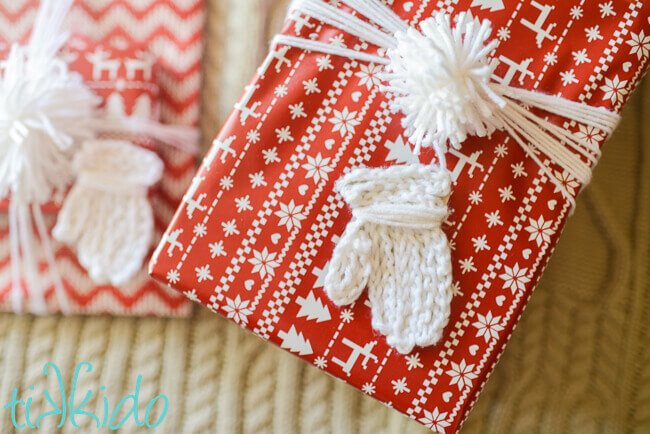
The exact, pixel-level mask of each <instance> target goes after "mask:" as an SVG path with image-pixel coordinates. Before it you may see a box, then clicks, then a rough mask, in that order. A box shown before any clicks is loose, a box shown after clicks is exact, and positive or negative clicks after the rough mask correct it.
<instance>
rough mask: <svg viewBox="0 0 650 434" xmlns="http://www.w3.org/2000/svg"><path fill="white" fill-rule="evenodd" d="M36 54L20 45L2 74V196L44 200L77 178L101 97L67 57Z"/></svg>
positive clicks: (0, 189) (0, 167)
mask: <svg viewBox="0 0 650 434" xmlns="http://www.w3.org/2000/svg"><path fill="white" fill-rule="evenodd" d="M31 54H32V51H30V49H29V48H27V47H20V46H18V45H14V46H13V47H12V49H11V53H10V54H9V57H8V58H7V60H6V61H5V62H4V65H3V66H4V68H3V69H4V71H3V74H2V77H1V78H0V196H2V197H4V196H6V195H7V194H9V193H14V194H16V195H17V196H20V199H21V200H24V201H25V202H27V203H36V204H42V203H45V202H47V201H48V200H50V198H51V196H52V194H53V192H55V191H62V190H65V189H66V188H67V187H68V185H69V184H70V183H71V181H72V180H73V178H74V172H73V170H72V167H71V155H72V151H73V150H74V149H75V148H76V146H77V145H78V143H79V142H80V139H84V138H90V137H92V130H91V128H90V126H91V120H92V119H93V117H94V116H95V107H96V106H97V103H98V100H97V97H96V96H95V95H94V94H93V93H92V92H91V91H90V89H88V88H87V87H86V86H85V85H84V83H83V81H82V78H81V77H80V76H79V75H78V74H76V73H73V72H71V71H70V70H69V69H68V66H67V64H66V63H65V62H64V61H62V60H61V59H58V58H56V57H53V56H52V57H48V56H47V55H38V56H32V55H31Z"/></svg>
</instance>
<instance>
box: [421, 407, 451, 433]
mask: <svg viewBox="0 0 650 434" xmlns="http://www.w3.org/2000/svg"><path fill="white" fill-rule="evenodd" d="M422 413H423V414H424V416H423V417H421V418H419V419H418V420H419V421H420V422H422V424H423V425H424V426H426V427H427V428H429V429H430V430H431V431H433V432H445V428H447V427H448V426H449V425H451V424H450V423H449V422H448V421H447V420H446V419H447V412H446V411H444V412H441V411H439V410H438V407H435V408H434V409H433V411H428V410H423V411H422Z"/></svg>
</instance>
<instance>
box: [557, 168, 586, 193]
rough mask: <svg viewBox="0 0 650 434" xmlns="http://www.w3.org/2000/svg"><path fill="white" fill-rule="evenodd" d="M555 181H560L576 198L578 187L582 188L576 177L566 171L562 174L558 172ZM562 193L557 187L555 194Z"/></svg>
mask: <svg viewBox="0 0 650 434" xmlns="http://www.w3.org/2000/svg"><path fill="white" fill-rule="evenodd" d="M555 179H557V180H558V181H560V184H561V185H562V187H564V189H565V190H566V191H568V192H569V193H571V194H572V195H574V196H575V194H576V191H577V190H578V187H580V183H579V182H578V181H577V180H576V179H575V178H574V177H572V176H571V175H570V174H569V172H567V171H566V170H563V171H562V172H560V171H557V170H556V171H555ZM560 191H561V190H560V189H559V188H558V187H557V186H556V187H555V190H554V192H555V193H558V192H560Z"/></svg>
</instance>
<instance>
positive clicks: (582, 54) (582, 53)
mask: <svg viewBox="0 0 650 434" xmlns="http://www.w3.org/2000/svg"><path fill="white" fill-rule="evenodd" d="M571 55H572V56H573V61H574V62H575V63H576V66H577V65H580V64H581V63H591V59H589V56H588V55H587V49H586V48H583V49H582V50H577V51H572V52H571Z"/></svg>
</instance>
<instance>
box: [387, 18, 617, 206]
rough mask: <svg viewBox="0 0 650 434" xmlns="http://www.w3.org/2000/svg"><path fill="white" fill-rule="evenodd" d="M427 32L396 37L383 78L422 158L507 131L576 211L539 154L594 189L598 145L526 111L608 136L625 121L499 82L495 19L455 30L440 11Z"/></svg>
mask: <svg viewBox="0 0 650 434" xmlns="http://www.w3.org/2000/svg"><path fill="white" fill-rule="evenodd" d="M420 29H421V31H417V30H415V29H414V28H409V29H408V30H406V31H404V32H401V31H400V32H397V33H396V34H395V39H396V41H397V44H396V45H395V46H394V47H392V48H389V49H388V50H387V52H386V54H387V60H388V63H387V65H386V69H385V71H384V73H383V74H382V78H383V80H385V81H386V82H387V85H385V86H384V90H385V91H387V92H388V93H389V94H391V95H392V96H393V99H392V105H393V107H394V108H395V109H396V110H397V111H401V112H402V113H403V114H404V117H403V118H402V125H403V126H404V128H405V132H406V135H407V136H408V137H409V141H410V142H411V143H412V144H413V145H414V149H415V153H416V154H418V153H419V152H420V148H421V147H433V148H434V149H435V150H436V151H437V154H438V156H439V158H440V160H442V162H444V153H445V152H446V151H447V147H448V145H449V146H452V147H453V148H456V149H460V146H461V144H462V143H463V142H464V141H465V140H466V139H467V138H468V137H469V136H477V137H485V136H488V135H490V134H492V133H493V132H494V131H496V130H504V131H507V132H508V133H509V134H510V135H511V136H512V138H513V139H514V140H515V141H516V142H517V143H519V145H520V146H521V147H522V149H523V150H524V151H525V152H526V154H527V155H528V157H529V158H531V159H532V160H533V161H535V162H536V163H537V164H538V166H539V167H540V170H541V171H542V172H544V173H545V174H546V175H547V177H548V178H549V180H550V181H551V182H553V183H554V184H555V185H556V187H557V188H558V189H559V190H560V191H561V192H562V194H563V195H564V196H565V198H566V199H567V200H568V201H569V202H570V203H571V204H573V203H574V201H575V199H574V197H573V195H572V194H570V192H569V191H568V190H567V188H566V186H564V185H563V184H562V182H561V181H560V180H558V179H557V178H556V177H555V176H554V175H553V173H552V172H551V170H550V169H549V168H548V167H546V165H545V164H544V162H543V161H542V160H541V159H540V158H539V156H538V155H537V154H538V152H539V151H541V153H542V154H543V155H545V156H547V157H548V158H550V159H551V160H552V161H553V162H555V163H557V164H559V165H560V166H561V167H562V169H564V170H566V171H567V172H568V173H569V175H571V176H572V177H574V178H575V179H577V180H578V182H580V183H581V184H583V185H586V184H588V183H589V181H590V179H591V166H592V165H594V164H595V163H596V162H597V161H598V157H599V155H600V151H599V149H598V146H597V145H595V144H593V143H590V142H588V141H587V140H584V139H582V138H580V137H578V136H576V135H575V134H573V133H571V132H569V131H566V130H565V129H563V128H560V127H558V126H556V125H554V124H552V123H551V122H549V121H547V120H545V119H543V118H541V117H539V116H537V115H535V114H533V113H531V112H530V111H529V110H528V108H525V107H527V106H534V107H537V108H539V109H542V110H545V111H547V112H549V113H554V114H559V115H560V116H564V117H567V118H569V119H573V120H575V121H578V122H581V123H583V124H586V125H590V126H593V127H596V128H599V129H601V130H603V131H605V132H606V133H611V132H612V131H613V130H614V128H615V127H616V124H617V123H618V119H619V116H618V115H617V114H616V113H612V112H610V111H608V110H605V109H602V108H596V107H590V106H587V105H585V104H581V103H576V102H573V101H569V100H567V99H564V98H560V97H557V96H551V95H544V94H540V93H537V92H531V91H527V90H524V89H520V88H515V87H510V86H506V85H503V84H501V83H499V82H498V81H497V80H495V78H494V76H493V74H494V65H495V64H494V63H490V62H489V57H488V56H489V53H490V52H491V51H492V50H493V49H494V47H495V46H496V44H497V41H496V40H490V39H489V38H490V32H491V25H490V22H489V21H488V20H483V21H479V20H478V19H472V18H471V15H470V14H467V13H464V12H463V13H460V14H458V16H457V19H456V23H455V24H452V22H451V18H450V17H449V15H446V14H443V13H440V12H438V13H436V14H434V15H433V16H432V17H431V18H428V19H426V20H424V21H422V22H421V23H420ZM583 158H584V159H585V160H586V162H584V161H583Z"/></svg>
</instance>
